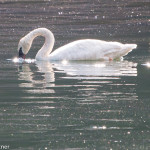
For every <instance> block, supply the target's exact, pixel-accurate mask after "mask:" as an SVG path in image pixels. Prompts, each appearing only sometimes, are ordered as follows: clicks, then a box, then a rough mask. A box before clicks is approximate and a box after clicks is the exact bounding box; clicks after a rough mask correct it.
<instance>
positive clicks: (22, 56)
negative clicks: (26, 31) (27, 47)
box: [19, 47, 26, 59]
mask: <svg viewBox="0 0 150 150" xmlns="http://www.w3.org/2000/svg"><path fill="white" fill-rule="evenodd" d="M25 56H26V55H25V54H24V53H23V52H22V47H21V48H20V49H19V58H23V59H25Z"/></svg>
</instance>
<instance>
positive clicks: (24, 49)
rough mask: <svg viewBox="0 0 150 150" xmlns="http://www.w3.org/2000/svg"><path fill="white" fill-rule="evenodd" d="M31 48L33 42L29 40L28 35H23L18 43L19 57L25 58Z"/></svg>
mask: <svg viewBox="0 0 150 150" xmlns="http://www.w3.org/2000/svg"><path fill="white" fill-rule="evenodd" d="M30 48H31V42H30V41H29V40H27V38H26V37H23V38H22V39H21V40H20V41H19V44H18V53H19V58H23V59H25V55H26V54H27V53H28V51H29V50H30Z"/></svg>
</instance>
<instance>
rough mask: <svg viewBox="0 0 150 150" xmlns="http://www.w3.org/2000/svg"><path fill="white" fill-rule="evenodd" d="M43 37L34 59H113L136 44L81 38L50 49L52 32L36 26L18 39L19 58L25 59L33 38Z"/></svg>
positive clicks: (51, 46) (52, 40) (52, 41)
mask: <svg viewBox="0 0 150 150" xmlns="http://www.w3.org/2000/svg"><path fill="white" fill-rule="evenodd" d="M37 36H43V37H45V43H44V45H43V46H42V48H41V49H40V50H39V51H38V52H37V54H36V56H35V59H36V60H40V61H41V60H42V61H44V60H114V59H118V58H121V57H122V56H125V55H127V54H128V53H129V52H130V51H132V49H135V48H136V47H137V45H136V44H122V43H119V42H107V41H102V40H97V39H81V40H77V41H74V42H71V43H69V44H66V45H64V46H62V47H60V48H58V49H56V50H55V51H53V52H52V53H51V51H52V49H53V46H54V42H55V38H54V35H53V33H52V32H51V31H50V30H48V29H46V28H37V29H34V30H33V31H31V32H29V33H28V34H27V35H26V36H24V37H23V38H21V39H20V41H19V44H18V52H19V58H23V59H25V55H26V54H27V53H28V51H29V50H30V48H31V45H32V42H33V40H34V38H36V37H37Z"/></svg>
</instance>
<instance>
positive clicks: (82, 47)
mask: <svg viewBox="0 0 150 150" xmlns="http://www.w3.org/2000/svg"><path fill="white" fill-rule="evenodd" d="M122 49H123V44H121V43H118V42H106V41H101V40H92V39H86V40H78V41H74V42H72V43H69V44H67V45H65V46H62V47H60V48H58V49H56V50H55V51H54V52H53V53H52V54H50V59H52V60H64V59H66V60H99V59H109V58H112V59H114V58H116V57H120V55H121V50H122Z"/></svg>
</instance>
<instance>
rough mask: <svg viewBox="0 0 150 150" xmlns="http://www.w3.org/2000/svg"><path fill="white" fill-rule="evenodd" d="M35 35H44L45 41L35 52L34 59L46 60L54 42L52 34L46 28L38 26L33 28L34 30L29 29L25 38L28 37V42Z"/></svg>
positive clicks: (31, 40)
mask: <svg viewBox="0 0 150 150" xmlns="http://www.w3.org/2000/svg"><path fill="white" fill-rule="evenodd" d="M37 36H43V37H45V42H44V45H43V46H42V48H41V49H40V50H39V51H38V53H37V54H36V59H37V60H46V58H48V56H49V54H50V52H51V51H52V49H53V46H54V42H55V39H54V35H53V33H52V32H51V31H50V30H48V29H45V28H38V29H35V30H33V31H31V32H30V33H29V34H28V35H27V36H26V38H28V39H29V40H30V42H31V43H32V42H33V40H34V39H35V38H36V37H37Z"/></svg>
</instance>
